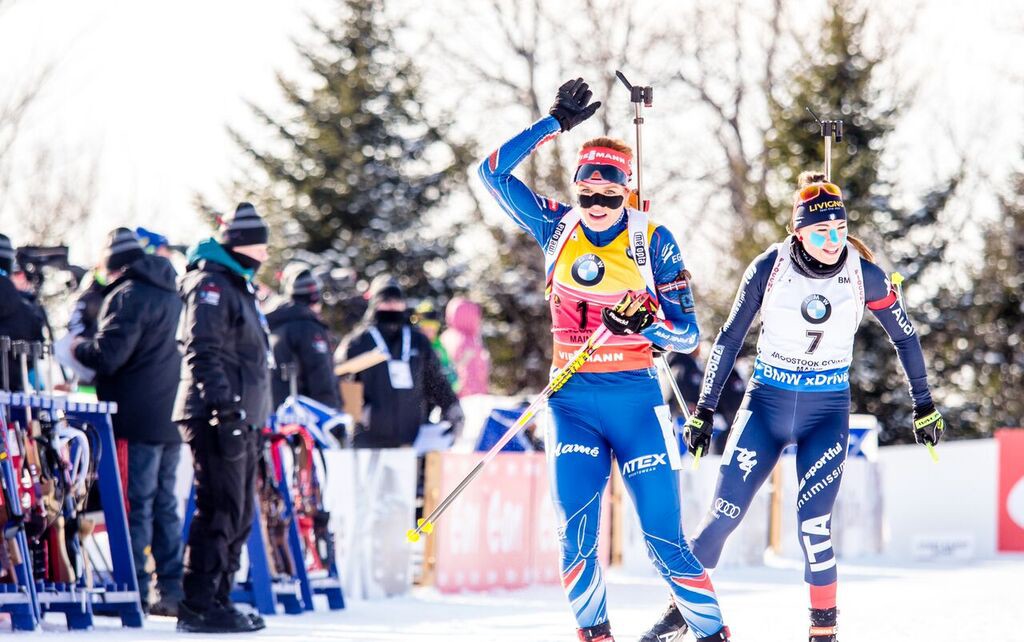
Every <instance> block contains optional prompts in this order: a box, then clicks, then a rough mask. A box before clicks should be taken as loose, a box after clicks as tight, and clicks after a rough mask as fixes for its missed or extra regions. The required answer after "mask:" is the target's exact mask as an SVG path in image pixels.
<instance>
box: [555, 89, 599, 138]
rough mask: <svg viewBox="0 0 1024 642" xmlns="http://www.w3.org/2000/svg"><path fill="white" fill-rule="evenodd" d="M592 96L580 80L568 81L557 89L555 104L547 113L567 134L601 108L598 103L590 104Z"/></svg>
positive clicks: (592, 93)
mask: <svg viewBox="0 0 1024 642" xmlns="http://www.w3.org/2000/svg"><path fill="white" fill-rule="evenodd" d="M593 95H594V92H592V91H590V87H589V86H588V85H587V83H585V82H583V79H582V78H577V79H576V80H570V81H568V82H566V83H565V84H564V85H562V86H561V87H559V88H558V96H557V97H556V98H555V104H554V105H552V106H551V109H550V110H548V113H549V114H551V115H552V116H554V117H555V120H557V121H558V124H559V125H560V126H561V127H562V131H563V132H567V131H569V130H570V129H572V128H573V127H575V126H576V125H579V124H580V123H582V122H583V121H585V120H586V119H588V118H590V117H591V116H593V115H594V112H596V111H597V108H598V107H600V106H601V103H600V101H599V102H596V103H591V102H590V98H591V96H593Z"/></svg>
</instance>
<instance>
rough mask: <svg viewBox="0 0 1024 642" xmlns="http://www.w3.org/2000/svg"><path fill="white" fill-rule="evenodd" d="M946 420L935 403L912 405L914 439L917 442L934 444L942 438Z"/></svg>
mask: <svg viewBox="0 0 1024 642" xmlns="http://www.w3.org/2000/svg"><path fill="white" fill-rule="evenodd" d="M945 429H946V420H945V419H943V418H942V415H941V414H939V411H938V410H936V409H935V404H928V405H927V406H915V407H914V440H915V441H916V442H917V443H919V444H931V445H932V446H934V445H935V444H937V443H939V440H940V439H942V431H943V430H945Z"/></svg>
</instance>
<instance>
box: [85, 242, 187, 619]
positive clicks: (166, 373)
mask: <svg viewBox="0 0 1024 642" xmlns="http://www.w3.org/2000/svg"><path fill="white" fill-rule="evenodd" d="M105 262H106V265H105V269H106V273H107V274H108V275H110V277H111V281H110V286H109V288H108V289H107V296H106V297H105V298H104V300H103V305H102V306H101V308H100V313H99V322H98V324H97V330H96V334H95V336H94V337H93V338H91V339H85V338H79V339H78V340H77V341H76V343H75V347H74V353H75V358H76V359H78V360H79V361H80V362H82V364H83V365H85V366H87V367H89V368H91V369H93V370H95V371H96V394H97V396H98V397H99V398H100V399H102V400H104V401H116V402H117V413H116V414H115V415H114V416H113V419H114V436H115V437H117V439H118V440H120V441H124V442H127V446H128V466H127V470H125V471H122V474H127V479H128V484H127V488H128V497H127V499H128V507H129V511H128V526H129V532H130V534H131V539H132V553H133V554H134V557H135V572H136V574H137V575H138V578H139V592H140V595H139V596H140V598H141V599H142V604H143V606H144V607H148V606H149V601H150V596H149V585H150V584H151V582H152V577H151V575H150V574H149V573H147V572H146V570H145V569H146V558H147V548H150V549H151V552H152V554H153V560H154V562H155V566H156V585H157V591H158V592H159V594H160V598H159V600H158V601H157V602H156V604H154V605H153V607H152V611H151V612H152V613H154V614H156V615H177V605H178V601H179V600H181V598H182V588H181V577H182V561H181V557H182V545H181V521H180V520H179V519H178V510H177V508H178V506H177V505H178V500H177V497H176V495H175V492H174V489H175V482H176V480H177V470H178V461H179V460H180V459H181V435H180V434H179V432H178V427H177V425H175V424H174V422H172V421H171V410H172V409H173V406H174V396H175V394H176V393H177V391H178V377H179V371H180V368H181V355H180V354H179V353H178V346H177V343H176V342H175V340H174V332H175V330H176V329H177V327H178V318H179V316H180V315H181V299H180V298H178V292H177V284H176V283H175V273H174V268H173V267H171V264H170V263H169V262H168V261H167V259H164V258H161V257H158V256H148V255H146V254H144V253H143V251H142V246H141V245H140V244H139V241H138V239H137V238H136V237H135V234H134V233H133V232H132V231H131V230H128V229H126V228H123V227H122V228H118V229H116V230H114V231H113V232H112V233H111V235H110V242H109V245H108V249H107V253H106V259H105Z"/></svg>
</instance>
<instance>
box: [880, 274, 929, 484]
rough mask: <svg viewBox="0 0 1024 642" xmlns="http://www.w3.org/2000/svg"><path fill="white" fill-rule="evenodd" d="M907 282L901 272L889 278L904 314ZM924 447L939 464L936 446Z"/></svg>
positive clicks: (926, 444)
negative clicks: (904, 295)
mask: <svg viewBox="0 0 1024 642" xmlns="http://www.w3.org/2000/svg"><path fill="white" fill-rule="evenodd" d="M905 280H906V279H905V278H903V275H902V274H900V273H899V272H893V273H892V276H890V277H889V282H890V283H892V286H893V287H894V288H896V298H897V299H899V302H900V307H902V308H903V311H904V312H906V310H907V304H906V301H904V299H903V282H904V281H905ZM924 445H925V446H927V447H928V454H929V455H931V457H932V461H934V462H935V463H936V464H937V463H939V451H937V450H935V444H931V443H928V442H927V441H926V442H924Z"/></svg>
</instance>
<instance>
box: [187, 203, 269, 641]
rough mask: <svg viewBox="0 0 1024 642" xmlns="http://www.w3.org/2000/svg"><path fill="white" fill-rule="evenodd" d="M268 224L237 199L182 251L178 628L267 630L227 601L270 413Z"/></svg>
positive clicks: (245, 535) (246, 534)
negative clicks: (188, 466)
mask: <svg viewBox="0 0 1024 642" xmlns="http://www.w3.org/2000/svg"><path fill="white" fill-rule="evenodd" d="M268 237H269V229H268V228H267V225H266V223H265V222H264V221H263V219H262V218H261V217H260V215H259V214H257V212H256V208H254V207H253V206H252V205H251V204H250V203H240V204H239V205H238V207H237V208H236V209H235V213H234V214H233V215H232V216H231V217H229V218H228V219H226V220H225V221H223V222H222V223H221V226H220V229H219V230H218V233H217V236H216V237H214V238H209V239H206V240H205V241H202V242H200V243H199V244H198V245H197V246H196V247H194V248H192V249H191V250H190V251H189V253H188V267H187V269H186V272H185V275H184V276H183V277H182V279H181V288H180V292H181V296H182V298H183V299H184V303H185V307H184V310H183V312H182V315H181V324H180V330H179V333H178V334H179V339H180V341H181V344H182V345H181V348H182V352H183V353H184V358H183V360H182V367H181V384H180V386H179V387H178V396H177V399H176V401H175V404H174V415H173V418H174V421H176V422H179V423H180V425H181V429H182V431H183V434H184V435H185V438H186V440H187V441H188V444H189V447H190V448H191V449H192V457H193V460H194V462H195V485H194V488H195V501H196V513H195V516H194V517H193V519H192V524H191V526H190V528H189V533H188V545H187V550H186V555H185V559H186V563H185V577H184V589H185V599H184V600H182V602H181V604H180V605H179V608H178V630H179V631H185V632H196V633H233V632H246V631H255V630H259V629H262V628H264V623H263V620H262V619H260V618H259V617H258V616H253V617H250V616H248V615H246V614H245V613H242V612H241V611H239V610H238V609H236V608H235V607H234V605H233V604H232V603H231V589H232V587H233V585H234V578H235V572H236V571H237V570H238V569H239V566H240V557H241V553H242V546H243V545H244V544H245V542H246V540H247V539H248V537H249V532H250V530H251V527H252V518H253V505H254V501H255V497H254V490H255V488H254V487H255V481H256V461H257V443H258V439H259V433H258V431H259V430H260V429H262V428H263V426H265V425H266V421H267V418H268V417H269V415H270V410H271V406H270V402H271V399H270V374H269V370H268V367H269V360H268V354H269V351H270V343H269V340H268V337H267V333H266V331H265V329H264V328H265V319H264V318H263V315H262V314H261V313H260V311H259V308H258V307H257V301H256V290H255V288H254V287H253V283H252V279H253V277H254V276H255V274H256V272H257V271H258V270H259V267H260V264H261V263H262V262H263V261H265V260H266V258H267V239H268Z"/></svg>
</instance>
